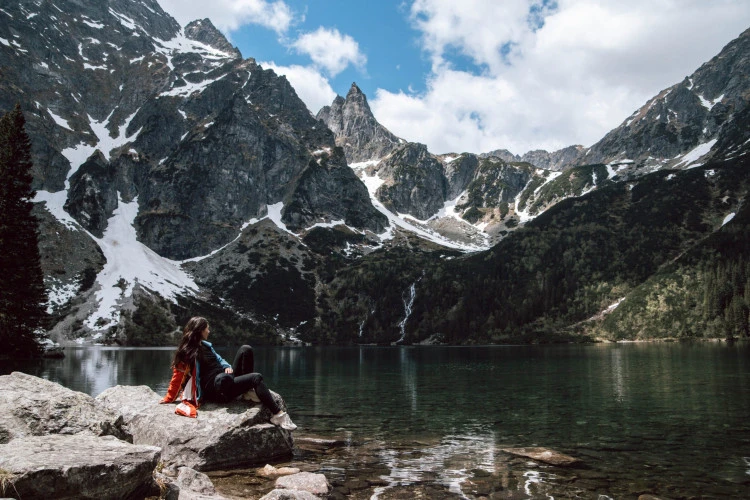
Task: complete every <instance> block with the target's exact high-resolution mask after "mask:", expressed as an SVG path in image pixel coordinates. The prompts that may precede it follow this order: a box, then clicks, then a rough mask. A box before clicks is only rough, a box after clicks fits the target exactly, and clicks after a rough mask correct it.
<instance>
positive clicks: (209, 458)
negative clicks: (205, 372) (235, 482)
mask: <svg viewBox="0 0 750 500" xmlns="http://www.w3.org/2000/svg"><path fill="white" fill-rule="evenodd" d="M273 395H274V398H275V399H276V401H277V403H279V406H280V407H281V408H282V409H285V405H284V402H283V400H282V399H281V397H280V396H279V395H278V394H273ZM160 400H161V396H159V395H158V394H156V393H155V392H154V391H152V390H151V389H150V388H148V387H146V386H116V387H112V388H110V389H107V390H106V391H104V392H102V393H101V394H100V395H99V396H97V397H96V401H97V402H98V403H100V404H101V405H102V406H104V407H107V408H109V409H111V410H112V411H114V412H116V413H117V414H118V415H119V416H121V417H122V418H123V421H124V424H125V426H126V428H127V431H128V432H129V434H130V435H131V436H132V440H133V443H134V444H146V445H152V446H158V447H160V448H161V449H162V461H163V462H164V464H165V465H167V466H170V465H176V466H186V467H190V468H192V469H195V470H198V471H209V470H217V469H228V468H234V467H238V466H243V465H256V464H261V463H266V462H269V461H272V460H274V459H279V458H286V457H289V456H291V454H292V449H293V442H292V436H291V434H290V433H289V432H288V431H285V430H283V429H281V428H280V427H277V426H275V425H273V424H271V423H270V422H269V419H270V417H271V412H270V410H268V409H267V408H265V407H264V406H262V405H257V404H256V405H252V406H249V403H248V402H247V401H241V400H238V401H233V402H231V403H229V404H225V405H213V404H207V405H204V406H201V408H200V409H199V410H198V418H187V417H181V416H178V415H175V413H174V410H175V405H174V404H159V401H160Z"/></svg>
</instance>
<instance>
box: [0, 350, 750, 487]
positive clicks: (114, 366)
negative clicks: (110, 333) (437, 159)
mask: <svg viewBox="0 0 750 500" xmlns="http://www.w3.org/2000/svg"><path fill="white" fill-rule="evenodd" d="M219 352H220V353H221V354H222V355H224V356H225V358H227V360H229V361H230V362H231V361H232V355H233V350H232V349H219ZM255 352H256V367H257V370H258V371H260V372H261V373H263V375H264V377H265V380H266V383H267V384H268V386H269V387H270V388H271V389H272V390H274V391H276V392H278V393H280V394H281V395H282V396H283V397H284V399H285V401H286V403H287V405H288V406H289V412H290V414H291V416H292V418H293V419H294V421H295V422H296V423H297V424H298V425H299V427H300V429H299V431H297V433H296V435H297V436H298V437H319V438H325V439H336V440H338V441H339V442H340V446H338V447H336V448H333V449H329V450H326V451H325V452H320V451H318V452H315V451H310V450H305V449H301V450H299V451H298V452H296V453H295V457H294V459H293V460H292V461H291V462H289V464H291V465H299V466H302V467H303V468H305V467H306V468H308V469H309V468H310V467H311V466H312V464H315V467H316V468H319V470H320V471H321V472H323V473H325V474H326V476H327V477H329V480H330V481H331V482H332V483H333V485H334V486H335V487H336V489H335V491H336V492H337V493H336V494H337V495H339V496H345V497H349V498H382V499H387V498H416V497H420V496H421V497H422V498H462V497H463V498H479V497H483V496H484V497H488V498H529V497H533V498H549V497H553V498H637V497H638V496H639V495H641V494H653V495H659V496H661V497H664V498H743V497H744V498H748V497H750V346H748V345H747V344H740V345H734V346H729V345H726V344H723V343H695V344H676V343H654V344H617V345H613V344H602V345H583V346H579V345H563V346H533V347H528V346H523V347H517V346H485V347H325V348H316V347H306V348H279V347H258V348H256V349H255ZM172 353H173V349H171V348H170V349H145V348H144V349H127V348H107V347H89V348H68V349H66V358H65V359H62V360H44V361H40V362H33V363H29V362H26V363H25V364H23V365H17V366H8V365H6V366H4V367H2V369H1V370H0V373H8V372H9V371H11V370H14V369H15V370H20V371H24V372H26V373H30V374H33V375H38V376H41V377H44V378H46V379H49V380H53V381H56V382H59V383H61V384H62V385H64V386H66V387H69V388H71V389H74V390H78V391H82V392H85V393H88V394H91V395H93V396H96V395H97V394H99V393H100V392H102V391H103V390H104V389H106V388H108V387H111V386H114V385H117V384H125V385H141V384H143V385H148V386H150V387H151V388H153V389H154V390H155V391H156V392H159V393H163V392H164V390H165V388H166V385H167V382H168V380H169V376H170V369H169V364H170V360H171V356H172ZM531 446H540V447H546V448H550V449H553V450H556V451H558V452H561V453H565V454H567V455H570V456H573V457H576V458H578V459H580V460H581V462H582V463H581V465H579V466H577V467H572V468H571V467H567V468H565V467H554V466H550V465H545V464H540V463H535V462H533V461H531V460H528V459H523V458H518V457H514V456H512V455H509V454H508V453H505V452H503V451H502V450H503V449H504V448H512V447H531ZM284 465H287V464H284ZM219 482H220V481H219ZM218 486H219V487H220V489H221V484H218Z"/></svg>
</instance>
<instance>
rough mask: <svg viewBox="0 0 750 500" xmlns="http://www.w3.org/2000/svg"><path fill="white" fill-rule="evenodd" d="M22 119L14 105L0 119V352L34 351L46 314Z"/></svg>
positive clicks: (21, 353) (27, 143)
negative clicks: (36, 334) (11, 109)
mask: <svg viewBox="0 0 750 500" xmlns="http://www.w3.org/2000/svg"><path fill="white" fill-rule="evenodd" d="M25 123H26V120H25V119H24V117H23V113H22V112H21V107H20V106H19V105H16V107H15V109H14V110H13V111H10V112H8V113H6V114H5V115H3V117H2V118H0V356H34V355H36V354H38V352H39V347H38V344H37V342H36V339H35V332H36V330H37V329H39V328H40V327H41V326H42V325H43V324H44V321H45V319H46V317H47V313H46V308H45V304H46V302H47V294H46V291H45V289H44V281H43V275H42V268H41V259H40V257H39V247H38V243H37V220H36V218H35V217H34V216H33V215H32V214H31V209H32V207H33V204H32V202H31V200H32V199H33V198H34V196H35V195H36V192H35V191H34V190H33V189H32V187H31V181H32V176H31V167H32V163H31V141H30V140H29V136H28V135H27V134H26V131H25V129H24V127H25Z"/></svg>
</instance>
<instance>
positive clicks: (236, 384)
mask: <svg viewBox="0 0 750 500" xmlns="http://www.w3.org/2000/svg"><path fill="white" fill-rule="evenodd" d="M254 368H255V358H254V357H253V348H252V347H250V346H249V345H243V346H242V347H240V348H239V350H238V351H237V354H236V355H235V357H234V363H232V371H233V373H219V374H218V375H216V376H215V377H214V381H213V382H214V383H213V384H208V387H206V389H208V390H207V391H206V396H207V397H208V399H210V400H212V401H217V402H220V403H225V402H228V401H231V400H233V399H234V398H236V397H237V396H239V395H240V394H244V393H246V392H247V391H249V390H250V389H255V393H256V394H257V395H258V399H260V402H261V403H263V405H264V406H265V407H266V408H268V409H269V410H271V413H273V414H276V413H278V412H279V409H280V408H279V405H277V404H276V401H274V399H273V396H271V391H269V390H268V387H266V384H264V383H263V375H261V374H260V373H254V372H253V369H254Z"/></svg>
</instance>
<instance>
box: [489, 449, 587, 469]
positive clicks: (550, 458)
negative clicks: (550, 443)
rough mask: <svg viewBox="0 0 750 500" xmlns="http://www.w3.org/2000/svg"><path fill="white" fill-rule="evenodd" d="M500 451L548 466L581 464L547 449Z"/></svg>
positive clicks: (576, 460) (574, 459)
mask: <svg viewBox="0 0 750 500" xmlns="http://www.w3.org/2000/svg"><path fill="white" fill-rule="evenodd" d="M502 451H504V452H505V453H510V454H511V455H516V456H517V457H525V458H530V459H532V460H536V461H538V462H544V463H547V464H550V465H558V466H569V465H575V464H579V463H581V461H580V460H579V459H577V458H574V457H571V456H568V455H565V454H563V453H559V452H557V451H555V450H550V449H548V448H541V447H537V448H503V450H502Z"/></svg>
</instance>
